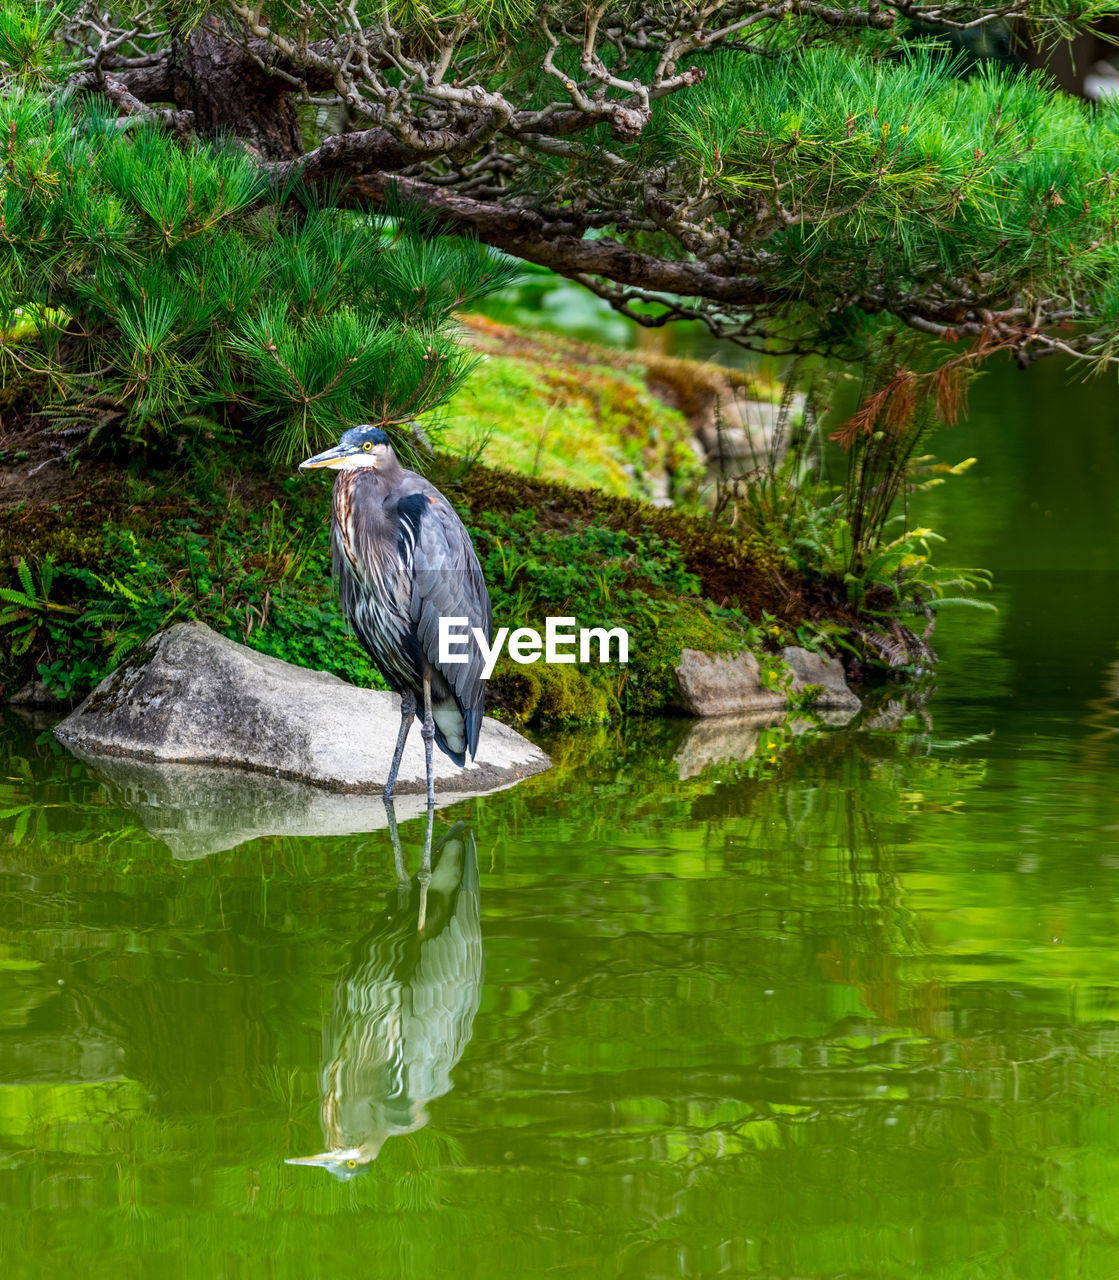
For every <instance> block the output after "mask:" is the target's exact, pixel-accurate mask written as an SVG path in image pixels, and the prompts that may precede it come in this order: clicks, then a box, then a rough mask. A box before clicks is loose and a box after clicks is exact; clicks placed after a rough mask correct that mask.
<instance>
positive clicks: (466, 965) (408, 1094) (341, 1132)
mask: <svg viewBox="0 0 1119 1280" xmlns="http://www.w3.org/2000/svg"><path fill="white" fill-rule="evenodd" d="M385 807H386V808H387V809H388V811H389V831H390V834H391V835H392V842H393V850H394V852H395V857H396V874H397V886H396V889H395V890H394V891H393V892H392V893H391V894H390V896H389V904H388V908H387V910H385V911H384V912H383V913H382V914H381V916H380V918H379V919H378V920H377V923H376V924H375V925H374V926H373V928H372V929H371V930H370V931H369V932H368V933H367V934H366V935H365V937H364V938H362V939H361V941H360V942H359V943H357V945H356V946H355V948H354V952H353V957H352V959H351V961H350V963H349V964H348V965H347V966H346V968H345V969H343V971H342V973H341V974H340V975H339V978H338V981H337V983H336V984H335V987H334V999H333V1007H332V1010H331V1015H330V1021H329V1023H328V1025H327V1027H326V1030H325V1032H324V1037H323V1065H322V1072H321V1076H320V1087H321V1089H322V1109H321V1121H322V1130H323V1138H324V1140H325V1145H326V1147H327V1150H325V1151H324V1152H322V1153H321V1154H320V1155H315V1156H303V1157H298V1158H294V1159H290V1160H288V1161H287V1163H288V1164H307V1165H317V1166H319V1167H321V1168H324V1169H328V1170H329V1171H330V1172H331V1173H333V1174H334V1175H335V1176H336V1177H338V1178H341V1179H349V1178H353V1177H356V1176H357V1174H359V1173H362V1172H364V1171H365V1170H366V1169H368V1168H369V1166H370V1165H371V1164H372V1162H373V1161H374V1160H375V1159H376V1158H377V1155H378V1153H379V1152H380V1150H381V1147H382V1146H383V1145H384V1143H385V1140H386V1139H388V1138H390V1137H393V1136H394V1135H401V1134H406V1133H413V1132H415V1131H416V1130H417V1129H420V1128H422V1127H423V1126H424V1125H425V1124H427V1120H428V1117H427V1113H426V1111H425V1109H424V1108H425V1104H426V1103H428V1102H431V1101H432V1099H434V1098H439V1097H441V1096H442V1095H443V1094H445V1093H447V1092H449V1090H450V1089H451V1087H452V1085H451V1072H452V1071H453V1069H454V1068H455V1066H456V1064H457V1063H458V1060H459V1058H461V1057H462V1053H463V1050H464V1049H465V1048H466V1045H467V1042H468V1041H469V1039H470V1033H471V1029H472V1027H473V1023H474V1015H475V1013H476V1012H477V1010H478V1001H479V999H480V998H481V993H482V976H483V959H482V931H481V922H480V917H479V895H478V859H477V853H476V851H475V847H474V834H473V832H472V831H470V830H469V829H467V828H466V827H465V826H464V825H463V824H462V823H461V822H459V823H456V824H455V826H454V827H452V828H451V830H450V831H448V832H447V834H446V835H445V836H443V838H442V839H441V840H440V841H439V843H438V844H437V845H436V847H435V849H434V850H433V851H432V850H431V817H432V815H431V811H430V810H429V813H428V829H427V839H426V841H425V845H424V858H423V863H422V865H421V869H420V871H419V872H418V873H417V874H416V875H415V876H412V877H409V875H408V872H407V870H406V868H405V865H404V855H403V852H402V851H401V847H400V837H399V834H398V832H397V827H396V816H395V814H394V813H393V811H392V807H391V805H390V804H388V803H386V806H385ZM429 851H431V852H429Z"/></svg>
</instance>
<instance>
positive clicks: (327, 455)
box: [299, 444, 354, 471]
mask: <svg viewBox="0 0 1119 1280" xmlns="http://www.w3.org/2000/svg"><path fill="white" fill-rule="evenodd" d="M353 453H354V450H353V449H349V448H347V447H346V446H344V445H340V444H336V445H335V446H334V448H333V449H327V450H326V451H325V452H323V453H316V454H315V456H314V457H313V458H307V459H306V460H305V461H304V462H301V463H300V464H299V470H300V471H313V470H315V469H316V468H317V467H337V466H338V465H339V463H341V462H342V461H343V459H345V458H348V457H350V456H351V455H352V454H353Z"/></svg>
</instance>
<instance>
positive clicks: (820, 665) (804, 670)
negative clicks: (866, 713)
mask: <svg viewBox="0 0 1119 1280" xmlns="http://www.w3.org/2000/svg"><path fill="white" fill-rule="evenodd" d="M781 657H782V658H784V660H785V662H786V663H787V664H788V666H789V668H790V670H791V671H792V673H793V686H792V692H793V693H801V692H802V691H803V690H804V689H805V688H806V687H807V686H808V685H817V686H819V687H821V688H822V689H823V693H821V694H820V696H819V697H818V698H817V699H816V701H815V703H814V704H813V705H814V706H815V707H817V708H819V710H821V711H824V710H832V711H850V712H852V713H854V712H856V711H861V710H862V705H863V704H862V703H861V702H860V701H859V699H858V698H857V697H856V696H855V695H854V694H853V693H852V692H851V690H850V689H849V688H848V687H847V681H846V680H845V679H844V676H843V664H842V663H841V662H840V661H839V659H838V658H828V657H825V656H824V654H822V653H813V652H811V650H809V649H798V648H796V647H794V646H790V647H789V648H787V649H782V650H781Z"/></svg>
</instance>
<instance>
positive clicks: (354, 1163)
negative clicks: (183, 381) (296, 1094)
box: [346, 445, 369, 1169]
mask: <svg viewBox="0 0 1119 1280" xmlns="http://www.w3.org/2000/svg"><path fill="white" fill-rule="evenodd" d="M365 447H366V448H367V449H368V448H369V446H368V445H366V446H365ZM346 1168H347V1169H356V1168H357V1161H356V1160H347V1161H346Z"/></svg>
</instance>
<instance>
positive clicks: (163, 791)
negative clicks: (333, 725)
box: [70, 747, 512, 860]
mask: <svg viewBox="0 0 1119 1280" xmlns="http://www.w3.org/2000/svg"><path fill="white" fill-rule="evenodd" d="M70 750H71V752H72V753H73V754H74V755H75V756H77V757H78V759H80V760H81V761H82V763H83V764H85V765H86V766H87V767H88V768H89V769H90V771H91V772H93V773H94V774H96V775H98V776H99V777H101V778H103V779H104V780H105V781H106V782H107V783H108V784H109V785H110V787H111V789H112V791H113V795H114V799H116V800H118V801H119V802H120V803H122V804H125V805H127V806H128V807H129V808H130V809H131V810H132V811H133V812H134V813H135V814H136V816H137V817H138V818H139V820H140V822H141V823H142V824H143V826H144V828H145V830H146V831H147V832H148V833H149V834H150V835H152V836H154V837H155V838H156V839H157V840H161V841H162V842H163V843H164V844H165V845H167V847H168V848H169V849H170V850H171V853H172V855H173V856H174V857H176V858H181V859H184V860H185V859H192V858H205V857H207V856H208V855H210V854H212V853H220V852H223V851H224V850H226V849H235V848H236V847H237V846H238V845H240V844H244V843H245V842H246V841H248V840H256V839H259V838H261V837H263V836H313V837H321V836H344V835H359V834H363V833H364V832H367V831H377V830H381V829H383V828H384V827H385V825H386V823H387V821H388V820H387V818H386V816H385V806H384V804H383V803H382V801H381V796H380V793H379V792H378V793H377V794H375V795H370V794H366V795H360V794H349V793H345V792H338V791H326V790H324V789H323V788H321V787H312V786H308V785H307V784H306V783H302V782H292V781H290V780H289V779H287V778H276V777H272V776H271V775H269V774H267V773H253V772H249V771H248V770H242V769H227V768H223V767H221V766H219V765H209V764H174V763H171V764H166V763H160V764H156V763H151V762H149V761H144V760H128V759H122V758H120V757H117V756H106V755H90V754H88V753H87V752H84V751H81V750H78V749H75V748H73V747H71V748H70ZM510 785H512V784H510ZM473 794H474V793H473V792H463V791H456V792H453V793H448V794H446V795H439V794H438V793H437V795H436V804H437V806H438V805H448V804H458V803H459V802H461V801H462V800H465V799H469V798H470V797H471V796H472V795H473ZM396 804H397V814H398V816H399V818H400V820H401V821H407V820H408V819H409V818H413V817H417V816H418V815H420V814H422V813H424V812H425V811H426V809H427V797H426V796H424V795H403V796H400V797H398V799H397V801H396Z"/></svg>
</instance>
